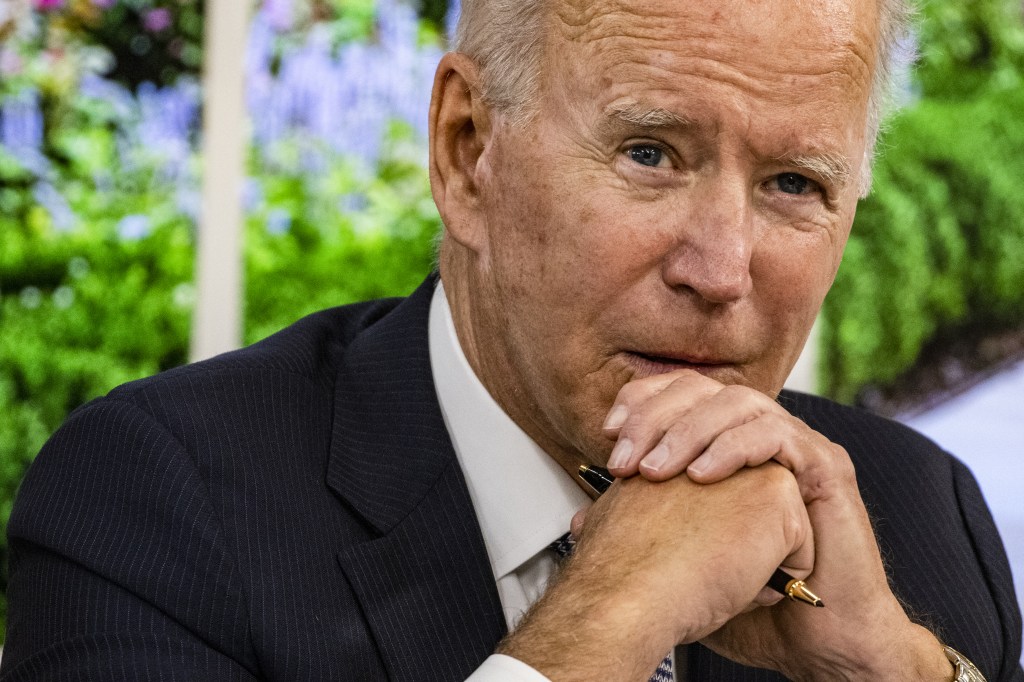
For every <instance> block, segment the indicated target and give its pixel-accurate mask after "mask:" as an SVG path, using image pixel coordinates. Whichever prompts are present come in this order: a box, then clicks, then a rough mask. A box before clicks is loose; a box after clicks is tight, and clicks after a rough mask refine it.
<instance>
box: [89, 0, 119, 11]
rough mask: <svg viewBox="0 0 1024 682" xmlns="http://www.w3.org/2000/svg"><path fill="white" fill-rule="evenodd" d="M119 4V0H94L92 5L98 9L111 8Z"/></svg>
mask: <svg viewBox="0 0 1024 682" xmlns="http://www.w3.org/2000/svg"><path fill="white" fill-rule="evenodd" d="M116 4H117V0H92V6H93V7H96V8H97V9H110V8H111V7H113V6H114V5H116Z"/></svg>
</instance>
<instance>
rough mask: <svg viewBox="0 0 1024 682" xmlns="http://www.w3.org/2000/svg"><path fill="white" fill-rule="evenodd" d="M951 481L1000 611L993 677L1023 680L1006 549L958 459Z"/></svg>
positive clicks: (975, 485)
mask: <svg viewBox="0 0 1024 682" xmlns="http://www.w3.org/2000/svg"><path fill="white" fill-rule="evenodd" d="M953 483H954V486H955V488H956V495H957V501H958V502H959V504H960V510H961V513H962V514H963V518H964V523H965V526H966V528H967V532H968V534H969V536H970V539H971V542H972V543H973V545H974V549H975V552H976V554H977V556H978V562H979V564H980V565H981V570H982V574H983V575H984V577H985V581H986V583H987V587H988V589H989V592H990V593H991V595H992V600H993V602H994V603H995V605H996V608H997V610H998V611H999V616H1000V626H1001V628H1002V631H1003V637H1002V641H1003V642H1004V643H1005V646H1004V648H1003V661H1002V667H1001V669H1000V671H999V676H998V677H997V678H996V679H998V680H1004V681H1005V682H1024V670H1022V668H1021V664H1020V658H1021V630H1022V625H1021V614H1020V610H1019V608H1018V606H1017V597H1016V594H1015V593H1014V589H1013V577H1012V575H1011V573H1010V564H1009V562H1008V560H1007V558H1006V550H1005V549H1004V547H1003V543H1002V540H1001V539H1000V537H999V531H998V530H997V529H996V525H995V522H994V521H993V519H992V514H991V512H990V511H989V509H988V505H987V504H986V503H985V499H984V497H983V496H982V493H981V489H980V488H979V487H978V483H977V481H976V480H975V479H974V476H973V475H972V474H971V472H970V470H968V468H967V467H966V466H964V465H963V464H962V463H960V462H959V461H958V460H954V465H953ZM989 682H994V681H993V680H990V681H989Z"/></svg>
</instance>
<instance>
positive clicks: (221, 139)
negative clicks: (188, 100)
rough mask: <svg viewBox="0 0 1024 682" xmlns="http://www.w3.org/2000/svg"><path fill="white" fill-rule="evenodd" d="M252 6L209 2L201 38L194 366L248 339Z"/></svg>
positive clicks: (238, 0) (240, 0)
mask: <svg viewBox="0 0 1024 682" xmlns="http://www.w3.org/2000/svg"><path fill="white" fill-rule="evenodd" d="M250 2H251V0H207V3H206V9H205V11H206V17H205V33H204V35H203V42H204V46H203V143H202V158H203V194H202V204H201V206H202V209H201V210H202V212H201V214H200V220H199V235H198V239H197V253H196V308H195V313H194V315H193V318H192V349H191V358H192V360H201V359H203V358H208V357H211V356H213V355H216V354H217V353H223V352H224V351H228V350H232V349H234V348H238V346H239V345H240V344H241V332H242V244H243V240H242V227H243V220H244V216H243V213H242V178H243V177H244V173H245V152H246V148H247V146H248V140H247V139H246V136H245V133H244V131H245V130H246V129H247V127H246V125H244V123H245V98H244V66H245V64H244V59H245V43H246V37H247V35H248V32H249V21H250V11H249V8H250Z"/></svg>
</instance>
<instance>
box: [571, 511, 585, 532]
mask: <svg viewBox="0 0 1024 682" xmlns="http://www.w3.org/2000/svg"><path fill="white" fill-rule="evenodd" d="M586 520H587V510H586V509H580V510H579V511H578V512H576V513H575V514H573V516H572V521H570V522H569V532H570V533H572V534H573V537H577V538H578V537H580V535H581V534H582V533H583V524H584V523H585V522H586Z"/></svg>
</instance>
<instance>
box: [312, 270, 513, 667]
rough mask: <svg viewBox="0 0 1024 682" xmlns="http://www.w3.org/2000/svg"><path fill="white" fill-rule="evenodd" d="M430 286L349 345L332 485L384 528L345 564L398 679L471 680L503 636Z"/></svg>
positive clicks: (345, 556) (341, 557) (338, 401)
mask: <svg viewBox="0 0 1024 682" xmlns="http://www.w3.org/2000/svg"><path fill="white" fill-rule="evenodd" d="M433 288H434V283H433V281H432V280H428V281H427V282H426V283H425V284H424V285H422V286H421V287H420V288H419V289H418V290H417V291H416V292H415V293H414V294H413V295H412V296H411V297H410V298H409V299H407V300H405V301H404V302H402V303H401V304H399V305H398V306H397V307H396V308H395V309H394V310H393V311H391V312H390V313H388V314H387V315H385V316H384V317H383V318H381V319H380V320H378V321H376V322H375V323H374V324H372V325H371V326H370V327H368V328H367V329H366V330H365V331H364V332H363V333H362V334H360V335H359V337H357V338H356V340H355V341H353V343H352V344H350V345H349V347H348V348H347V349H346V350H345V352H344V354H343V356H342V359H341V360H340V367H341V368H340V370H339V373H338V380H337V385H336V388H335V421H334V427H333V434H332V442H331V456H330V460H329V463H328V471H327V484H328V486H329V487H330V488H331V489H332V490H333V491H334V492H335V493H336V494H337V495H338V496H339V497H340V498H341V499H342V500H343V501H344V502H345V503H346V504H347V505H348V506H349V507H351V508H352V509H354V510H355V511H356V512H358V513H359V515H360V516H362V517H363V519H364V520H365V521H366V522H367V523H368V524H369V525H370V526H371V527H372V528H373V529H374V530H375V531H376V537H374V538H373V539H371V540H370V541H368V542H365V543H362V544H357V545H353V546H349V547H346V548H345V549H344V550H342V551H341V552H339V554H338V561H339V563H340V564H341V567H342V570H343V571H344V573H345V576H346V578H347V579H348V581H349V583H350V584H351V586H352V589H353V591H354V592H355V594H356V596H357V598H358V599H359V601H360V604H361V606H362V608H363V611H364V614H365V616H366V619H367V621H368V623H369V625H370V629H371V631H372V632H373V635H374V637H375V639H376V641H377V645H378V647H379V649H380V651H381V655H382V658H383V660H384V664H385V666H386V667H387V670H388V675H389V677H390V678H391V679H393V680H424V681H428V680H451V679H464V678H465V677H466V676H468V675H469V673H471V672H472V671H473V669H474V668H476V666H478V665H479V664H480V662H482V661H483V659H484V658H486V657H487V655H488V654H490V653H491V652H492V651H493V650H494V646H495V645H496V643H497V642H498V640H499V639H500V638H501V637H502V636H503V635H504V633H505V622H504V617H503V615H502V610H501V604H500V602H499V600H498V595H497V589H496V587H495V584H494V576H493V574H492V572H491V568H490V563H489V561H488V558H487V552H486V549H485V547H484V542H483V537H482V536H481V533H480V529H479V526H478V524H477V521H476V516H475V513H474V511H473V505H472V502H471V500H470V498H469V492H468V490H467V488H466V484H465V481H464V479H463V476H462V471H461V469H460V468H459V465H458V460H457V459H456V457H455V453H454V450H453V449H452V446H451V441H450V439H449V437H448V432H447V429H446V428H445V425H444V420H443V418H442V416H441V411H440V408H439V406H438V403H437V397H436V393H435V390H434V383H433V378H432V376H431V371H430V358H429V352H428V342H427V319H428V314H429V309H430V299H431V296H432V293H433Z"/></svg>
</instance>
